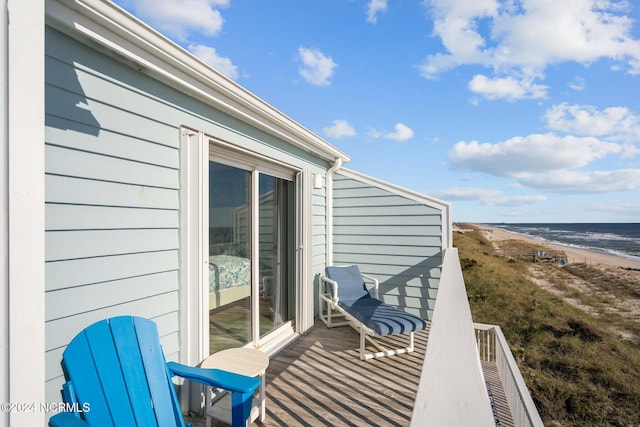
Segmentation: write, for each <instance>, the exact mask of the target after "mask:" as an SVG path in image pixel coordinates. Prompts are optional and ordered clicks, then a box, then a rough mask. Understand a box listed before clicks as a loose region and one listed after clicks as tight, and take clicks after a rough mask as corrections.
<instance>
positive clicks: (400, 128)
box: [384, 123, 413, 142]
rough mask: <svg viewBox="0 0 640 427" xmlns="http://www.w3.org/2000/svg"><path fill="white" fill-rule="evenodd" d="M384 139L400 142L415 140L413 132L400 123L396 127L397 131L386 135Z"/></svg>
mask: <svg viewBox="0 0 640 427" xmlns="http://www.w3.org/2000/svg"><path fill="white" fill-rule="evenodd" d="M384 138H386V139H393V140H394V141H398V142H402V141H406V140H408V139H411V138H413V130H412V129H411V128H410V127H408V126H407V125H405V124H402V123H398V124H397V125H396V126H395V131H393V132H389V133H386V134H385V135H384Z"/></svg>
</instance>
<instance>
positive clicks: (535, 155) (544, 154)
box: [449, 133, 623, 178]
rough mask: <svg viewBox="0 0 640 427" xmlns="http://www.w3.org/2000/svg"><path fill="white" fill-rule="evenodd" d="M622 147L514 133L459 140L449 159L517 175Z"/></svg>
mask: <svg viewBox="0 0 640 427" xmlns="http://www.w3.org/2000/svg"><path fill="white" fill-rule="evenodd" d="M622 151H623V147H621V146H620V145H618V144H614V143H608V142H603V141H600V140H598V139H596V138H592V137H584V138H577V137H575V136H570V135H569V136H562V137H561V136H557V135H555V134H552V133H548V134H533V135H529V136H526V137H515V138H511V139H508V140H506V141H504V142H499V143H497V144H490V143H484V144H481V143H479V142H477V141H471V142H464V141H461V142H458V143H457V144H455V145H454V146H453V148H452V149H451V150H450V151H449V161H450V162H451V164H452V165H453V166H455V167H457V168H460V169H470V170H475V171H480V172H484V173H488V174H491V175H496V176H503V177H505V176H506V177H516V178H518V177H520V176H523V175H525V174H537V173H547V172H550V171H555V170H561V169H567V168H569V169H573V168H579V167H583V166H585V165H587V164H589V163H590V162H592V161H594V160H596V159H601V158H603V157H605V156H607V155H609V154H613V153H620V152H622Z"/></svg>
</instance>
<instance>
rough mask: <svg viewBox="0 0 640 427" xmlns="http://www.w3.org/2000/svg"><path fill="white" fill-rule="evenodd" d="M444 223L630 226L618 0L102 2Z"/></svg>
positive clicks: (636, 122) (634, 213) (628, 74)
mask: <svg viewBox="0 0 640 427" xmlns="http://www.w3.org/2000/svg"><path fill="white" fill-rule="evenodd" d="M116 3H117V4H119V5H120V6H122V7H124V8H125V9H127V10H128V11H130V12H131V13H132V14H134V15H136V16H137V17H139V18H140V19H141V20H143V21H144V22H146V23H147V24H149V25H150V26H152V27H154V28H155V29H157V30H158V31H160V32H162V33H163V34H165V35H166V36H168V37H169V38H171V39H172V40H174V41H175V42H176V43H178V44H180V45H181V46H183V47H184V48H185V49H187V50H189V51H191V52H192V53H193V54H194V55H196V56H198V57H199V58H200V59H202V60H203V61H205V62H207V63H209V64H211V65H212V66H213V67H214V68H216V69H218V70H219V71H221V72H223V73H224V74H226V75H227V76H228V77H230V78H231V79H233V80H234V81H236V82H237V83H239V84H241V85H242V86H244V87H245V88H247V89H248V90H250V91H251V92H253V93H255V94H256V95H257V96H259V97H260V98H262V99H264V100H265V101H267V102H268V103H270V104H271V105H273V106H274V107H275V108H277V109H279V110H280V111H282V112H283V113H285V114H287V115H288V116H290V117H291V118H293V119H294V120H296V121H297V122H299V123H300V124H302V125H303V126H305V127H307V128H308V129H310V130H311V131H313V132H314V133H316V134H318V135H320V136H321V137H323V138H324V139H325V140H327V141H328V142H330V143H331V144H333V145H334V146H336V147H338V148H339V149H341V150H343V151H345V152H346V153H348V154H349V155H350V156H351V157H352V158H353V160H352V161H351V162H350V163H348V164H347V165H346V166H347V167H349V168H351V169H355V170H357V171H360V172H364V173H366V174H369V175H372V176H375V177H377V178H380V179H383V180H386V181H389V182H393V183H395V184H398V185H402V186H404V187H407V188H410V189H412V190H415V191H419V192H424V193H426V194H428V195H430V196H433V197H437V198H439V199H442V200H445V201H447V202H450V203H451V204H452V206H453V218H454V221H473V222H638V221H640V4H638V2H636V1H632V0H626V1H625V0H622V1H614V0H561V1H559V0H425V1H406V0H404V1H402V0H287V1H284V0H273V1H267V0H118V1H116Z"/></svg>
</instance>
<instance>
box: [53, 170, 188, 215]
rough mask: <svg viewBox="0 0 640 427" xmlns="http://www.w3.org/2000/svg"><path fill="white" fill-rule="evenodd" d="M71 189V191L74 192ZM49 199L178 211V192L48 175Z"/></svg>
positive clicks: (62, 201) (175, 190)
mask: <svg viewBox="0 0 640 427" xmlns="http://www.w3.org/2000/svg"><path fill="white" fill-rule="evenodd" d="M70 189H71V190H70ZM45 199H46V201H47V202H52V203H70V204H87V205H97V206H121V207H132V208H154V209H178V207H179V204H180V201H179V200H180V199H179V193H178V189H169V188H157V187H148V186H144V185H136V184H122V183H117V182H106V181H96V180H89V179H83V178H76V177H70V176H59V175H45Z"/></svg>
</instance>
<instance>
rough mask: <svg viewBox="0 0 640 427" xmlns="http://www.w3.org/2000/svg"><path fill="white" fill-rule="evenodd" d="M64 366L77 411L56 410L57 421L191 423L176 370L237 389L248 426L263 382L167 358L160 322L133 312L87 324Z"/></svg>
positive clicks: (234, 395)
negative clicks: (179, 391)
mask: <svg viewBox="0 0 640 427" xmlns="http://www.w3.org/2000/svg"><path fill="white" fill-rule="evenodd" d="M62 366H63V369H64V372H65V376H66V378H67V380H68V381H67V382H66V383H65V384H64V385H63V388H62V396H63V399H64V402H65V403H66V404H67V406H68V407H71V408H75V410H76V412H62V413H59V414H56V415H54V416H53V417H51V419H50V420H49V425H50V426H51V427H58V426H73V427H76V426H100V427H102V426H105V427H107V426H114V427H133V426H180V427H185V422H184V419H183V417H182V413H181V411H180V405H179V403H178V397H177V395H176V391H175V388H174V386H173V383H172V381H171V379H172V377H173V376H174V375H178V376H180V377H183V378H186V379H188V380H191V381H196V382H198V383H202V384H206V385H209V386H212V387H216V388H222V389H225V390H229V391H231V406H232V424H233V426H234V427H235V426H245V425H246V424H247V420H248V419H249V415H250V412H251V401H252V399H253V393H254V391H255V389H256V388H257V387H258V386H259V385H260V380H259V379H258V378H251V377H247V376H244V375H238V374H234V373H231V372H226V371H222V370H219V369H201V368H194V367H190V366H185V365H182V364H179V363H175V362H169V363H167V362H166V360H165V357H164V353H163V352H162V348H161V347H160V340H159V337H158V329H157V327H156V324H155V323H154V322H153V321H151V320H148V319H144V318H141V317H132V316H121V317H113V318H111V319H106V320H102V321H100V322H97V323H94V324H93V325H91V326H89V327H87V328H86V329H84V330H83V331H82V332H80V333H79V334H78V335H76V337H75V338H74V339H73V340H72V341H71V343H70V344H69V346H68V347H67V349H66V350H65V351H64V354H63V361H62Z"/></svg>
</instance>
